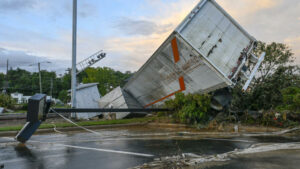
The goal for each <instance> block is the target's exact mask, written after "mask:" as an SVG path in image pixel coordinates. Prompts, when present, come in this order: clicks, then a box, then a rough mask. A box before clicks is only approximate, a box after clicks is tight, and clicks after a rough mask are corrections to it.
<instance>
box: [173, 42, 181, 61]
mask: <svg viewBox="0 0 300 169" xmlns="http://www.w3.org/2000/svg"><path fill="white" fill-rule="evenodd" d="M171 45H172V50H173V56H174V61H175V63H177V62H178V61H179V59H180V58H179V51H178V45H177V39H176V37H174V39H172V41H171Z"/></svg>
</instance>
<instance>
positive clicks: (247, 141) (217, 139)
mask: <svg viewBox="0 0 300 169" xmlns="http://www.w3.org/2000/svg"><path fill="white" fill-rule="evenodd" d="M203 140H216V141H233V142H245V143H254V141H250V140H233V139H223V138H203Z"/></svg>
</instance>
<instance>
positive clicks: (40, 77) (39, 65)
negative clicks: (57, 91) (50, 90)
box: [38, 62, 43, 93]
mask: <svg viewBox="0 0 300 169" xmlns="http://www.w3.org/2000/svg"><path fill="white" fill-rule="evenodd" d="M38 67H39V81H40V93H43V91H42V75H41V63H40V62H39V63H38Z"/></svg>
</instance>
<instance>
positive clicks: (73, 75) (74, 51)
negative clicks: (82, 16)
mask: <svg viewBox="0 0 300 169" xmlns="http://www.w3.org/2000/svg"><path fill="white" fill-rule="evenodd" d="M76 28H77V0H73V36H72V38H73V39H72V74H71V76H72V81H71V100H72V108H76Z"/></svg>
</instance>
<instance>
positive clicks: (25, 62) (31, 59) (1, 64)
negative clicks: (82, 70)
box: [0, 47, 69, 74]
mask: <svg viewBox="0 0 300 169" xmlns="http://www.w3.org/2000/svg"><path fill="white" fill-rule="evenodd" d="M7 60H9V68H12V69H16V68H21V69H25V70H27V71H31V72H35V71H37V63H38V62H44V63H45V62H51V63H45V64H44V65H43V64H42V69H43V70H48V71H55V72H57V73H58V74H61V73H64V72H65V70H66V69H67V67H68V65H69V61H66V60H54V59H48V58H45V57H42V56H36V55H32V54H30V53H27V52H24V51H18V50H8V49H4V48H1V47H0V72H5V71H6V63H7Z"/></svg>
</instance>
